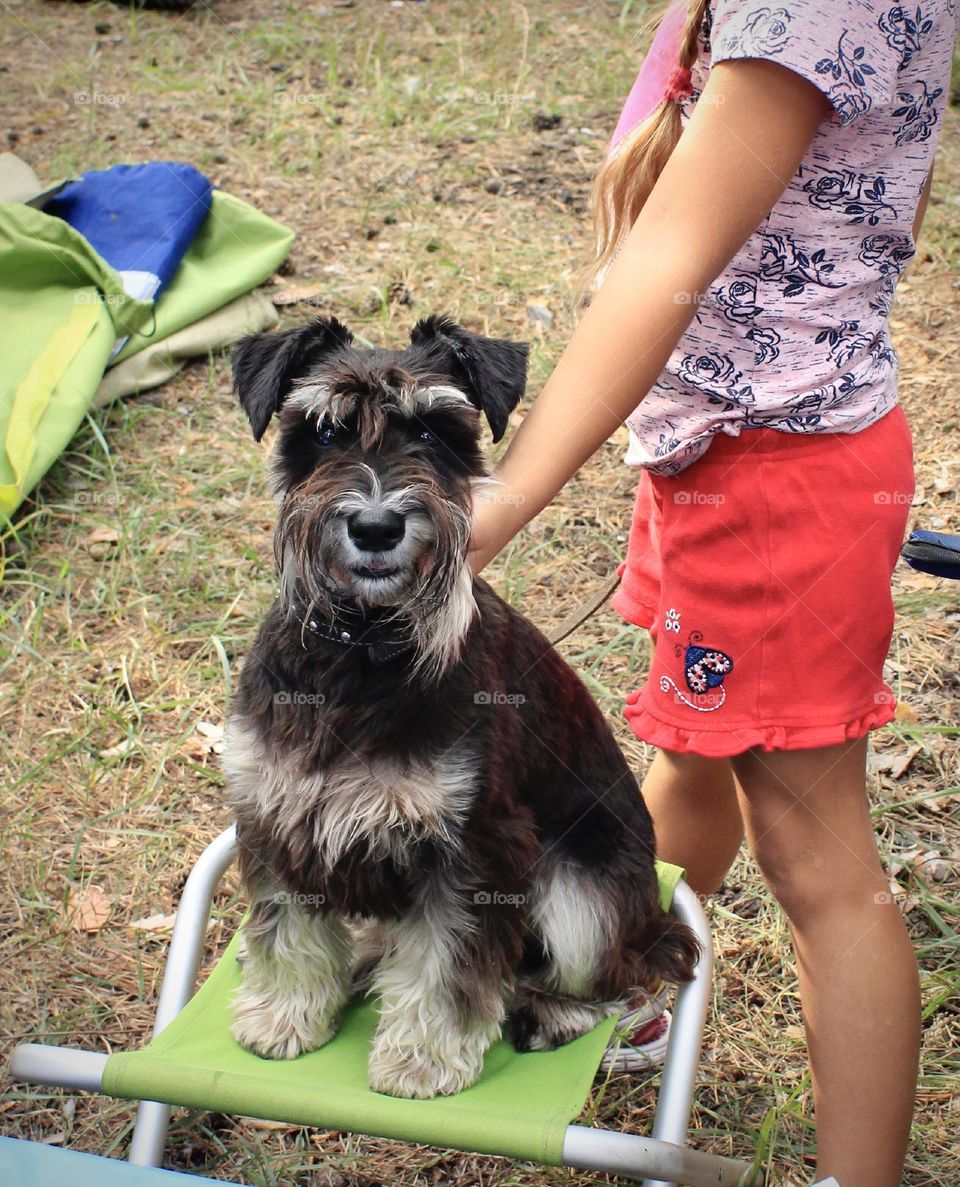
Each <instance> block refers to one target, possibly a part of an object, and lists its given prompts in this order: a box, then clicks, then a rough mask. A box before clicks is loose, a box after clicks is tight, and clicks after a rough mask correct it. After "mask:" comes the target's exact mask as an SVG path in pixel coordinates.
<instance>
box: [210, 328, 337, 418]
mask: <svg viewBox="0 0 960 1187" xmlns="http://www.w3.org/2000/svg"><path fill="white" fill-rule="evenodd" d="M352 341H353V335H352V334H351V333H350V331H349V330H348V329H347V327H346V326H345V325H342V324H341V323H340V322H338V321H337V319H336V318H335V317H318V318H317V319H316V321H312V322H310V323H309V324H308V325H305V326H297V327H296V328H295V329H293V330H282V331H281V332H279V333H266V334H251V335H250V336H249V337H247V338H241V339H240V341H239V342H236V343H235V344H234V347H233V352H232V354H231V359H230V361H231V364H232V366H233V390H234V391H235V392H236V393H237V395H238V396H239V397H240V407H241V408H242V409H243V410H244V412H245V413H246V414H247V419H248V420H249V421H250V427H251V429H253V439H254V440H255V441H259V440H260V438H261V437H262V436H263V434H264V433H265V432H266V431H267V425H268V424H269V423H270V418H271V417H272V416H273V414H274V413H275V412H279V411H280V406H281V404H282V403H283V401H284V400H285V399H286V398H287V396H288V395H289V394H290V389H291V387H292V386H293V384H294V383H295V382H296V380H298V379H302V378H303V376H304V375H306V374H308V373H309V371H310V370H311V369H312V368H313V367H314V366H316V364H317V363H318V362H319V361H320V360H321V359H322V358H323V357H324V356H325V355H328V354H332V353H333V352H334V351H335V350H338V349H341V348H343V347H347V346H349V345H350V343H351V342H352Z"/></svg>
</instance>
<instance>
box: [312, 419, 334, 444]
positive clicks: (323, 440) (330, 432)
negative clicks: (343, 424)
mask: <svg viewBox="0 0 960 1187" xmlns="http://www.w3.org/2000/svg"><path fill="white" fill-rule="evenodd" d="M336 439H337V427H336V425H332V424H329V423H327V424H321V425H319V426H318V427H317V440H318V441H319V442H320V444H321V445H332V444H333V443H334V441H336Z"/></svg>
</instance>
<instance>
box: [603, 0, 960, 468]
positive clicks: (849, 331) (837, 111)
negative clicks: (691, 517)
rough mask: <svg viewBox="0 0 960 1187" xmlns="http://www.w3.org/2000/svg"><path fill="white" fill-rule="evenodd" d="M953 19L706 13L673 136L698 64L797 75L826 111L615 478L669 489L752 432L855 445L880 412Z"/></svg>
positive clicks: (892, 375)
mask: <svg viewBox="0 0 960 1187" xmlns="http://www.w3.org/2000/svg"><path fill="white" fill-rule="evenodd" d="M957 3H958V0H919V2H918V3H912V4H909V5H891V4H888V3H879V2H875V0H829V3H813V2H812V0H790V2H789V3H785V4H783V5H780V6H777V7H773V6H770V5H763V4H758V3H757V2H756V0H712V3H711V4H710V5H709V7H708V10H707V14H706V17H705V20H704V25H703V28H702V31H701V44H700V52H699V57H698V60H697V63H696V65H695V66H694V69H693V78H692V82H693V94H692V95H691V96H690V97H689V98H688V99H686V100H684V101H683V104H682V116H683V120H684V122H686V121H687V120H688V119H689V118H690V116H691V115H692V113H693V111H694V109H695V107H696V105H697V101H698V99H699V96H700V92H701V91H702V90H703V87H704V86H705V84H706V80H707V78H708V76H709V73H710V69H711V66H712V64H713V63H715V62H723V61H728V60H732V59H737V58H764V59H767V60H769V61H772V62H778V63H779V64H780V65H782V66H785V67H787V68H788V69H790V70H792V71H794V72H796V73H797V74H800V75H802V76H803V77H804V78H806V79H809V81H810V82H812V83H813V84H814V85H815V86H817V87H818V88H819V89H820V90H821V91H823V93H824V94H825V95H826V96H827V98H828V99H829V100H830V102H831V104H832V105H833V112H832V113H831V114H830V116H829V117H828V118H827V119H826V120H825V121H824V122H823V123H822V124H821V126H820V128H819V130H818V132H817V134H816V136H815V137H814V140H813V143H812V144H811V146H810V149H809V151H808V152H807V155H806V156H805V158H804V160H803V162H802V164H801V165H800V168H799V169H798V170H797V173H796V176H795V177H794V178H793V180H792V181H791V182H790V184H789V186H788V187H787V189H786V191H785V192H784V194H783V196H782V198H781V199H780V201H779V202H778V203H777V205H776V206H775V207H774V209H773V210H771V211H770V213H769V215H768V216H767V217H766V218H765V219H764V221H763V222H762V223H761V225H760V226H759V227H758V228H757V230H756V231H755V232H754V234H753V235H751V236H750V238H749V239H748V240H747V242H746V243H745V245H744V246H743V248H742V249H741V250H740V252H738V254H737V255H736V256H735V257H734V259H733V260H732V261H731V263H730V265H729V267H728V268H727V269H726V270H725V271H724V272H722V273H721V274H720V275H719V276H718V277H717V278H716V280H715V281H714V283H713V284H712V285H711V286H710V289H709V291H708V292H707V293H705V294H703V295H702V298H701V302H700V305H699V309H698V311H697V314H696V316H695V318H694V320H693V322H692V323H691V325H690V327H689V328H688V330H687V331H686V333H685V334H684V335H683V337H682V338H681V340H680V342H679V343H678V345H677V347H676V349H675V350H674V352H673V354H672V355H671V357H670V360H669V362H668V363H667V366H666V367H665V369H664V371H663V372H662V374H661V376H660V378H659V379H658V381H657V383H656V384H655V385H654V387H653V388H652V389H651V391H650V393H649V394H648V395H647V397H646V399H644V401H643V402H642V404H641V405H640V407H639V408H638V409H637V410H636V411H635V412H634V413H633V414H632V415H631V416H630V418H629V419H628V422H627V423H628V425H629V427H630V430H631V434H630V448H629V450H628V453H627V458H626V460H627V461H628V462H629V463H631V464H634V465H639V466H644V467H646V468H648V469H650V470H652V471H654V472H656V473H659V474H675V473H677V472H679V471H680V470H682V469H684V468H685V467H686V466H688V465H690V463H691V462H693V461H695V460H696V459H697V458H698V457H700V456H701V454H703V453H704V451H705V450H706V449H707V448H708V446H709V444H710V441H711V439H712V437H713V435H714V434H715V433H721V432H722V433H729V434H732V435H734V436H736V435H738V434H739V433H740V432H741V431H742V430H743V429H749V428H754V427H760V426H769V427H772V428H775V429H779V430H782V431H783V432H787V433H857V432H860V431H861V430H862V429H865V428H867V427H868V426H870V425H872V424H874V423H875V422H876V421H878V420H880V418H881V417H883V416H884V415H885V414H886V413H887V412H889V411H890V409H891V408H892V407H893V406H894V404H895V403H896V399H897V355H896V352H895V351H894V349H893V347H892V345H891V342H890V334H889V327H888V314H889V310H890V304H891V301H892V299H893V295H894V290H895V288H896V284H897V280H898V277H899V275H900V273H901V272H902V270H903V268H904V266H905V265H906V263H907V261H908V260H909V259H910V258H911V257H912V256H913V254H914V242H913V234H912V225H913V219H914V215H915V213H916V209H917V205H918V202H919V198H920V194H921V192H922V190H923V187H924V183H925V181H926V178H927V174H928V172H929V170H930V167H931V165H932V162H933V155H934V151H935V148H936V144H937V139H938V136H939V133H940V129H941V126H942V123H943V113H944V108H945V106H946V103H947V98H948V90H949V80H950V65H951V59H952V55H953V47H954V43H955V41H956V38H957V32H958V16H957ZM703 200H704V202H705V203H709V201H710V195H709V194H708V193H705V194H704V196H703ZM683 297H684V295H680V297H678V299H683ZM687 299H692V298H690V297H689V296H688V297H687Z"/></svg>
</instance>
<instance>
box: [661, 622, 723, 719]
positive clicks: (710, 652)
mask: <svg viewBox="0 0 960 1187" xmlns="http://www.w3.org/2000/svg"><path fill="white" fill-rule="evenodd" d="M702 641H703V635H702V634H701V632H700V631H691V632H690V636H689V639H688V641H687V646H686V649H684V648H683V647H682V646H681V645H680V644H679V643H678V644H677V646H676V648H675V651H676V654H677V655H678V656H680V655H682V656H683V675H684V679H685V680H686V682H687V688H689V690H690V691H691V692H692V693H693V694H694V695H695V696H697V697H702V696H704V695H705V694H706V693H709V692H711V691H712V690H713V689H715V688H719V689H720V695H719V699H717V700H716V701H715V702H714V703H712V704H709V705H698V704H695V703H694V702H693V701H690V700H688V699H687V697H686V696H684V694H683V692H682V691H681V690H680V689H679V688H678V687H677V685H676V684H675V683H674V681H673V680H671V679H670V677H669V676H661V677H660V689H661V691H662V692H669V691H670V690H671V689H673V690H674V693H675V694H676V697H677V699H678V700H680V701H682V702H683V703H684V704H685V705H687V706H689V708H691V709H697V710H698V711H699V712H701V713H713V712H715V711H716V710H717V709H719V708H720V706H721V705H722V704H723V703H724V701H725V700H726V699H727V690H726V689H725V688H724V687H723V681H724V678H725V677H727V676H728V675H729V674H730V673H731V672H732V671H733V660H732V659H731V658H730V656H729V655H727V653H726V652H725V651H720V650H719V649H718V648H716V647H704V646H702Z"/></svg>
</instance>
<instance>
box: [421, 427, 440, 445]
mask: <svg viewBox="0 0 960 1187" xmlns="http://www.w3.org/2000/svg"><path fill="white" fill-rule="evenodd" d="M417 439H418V440H420V441H422V442H423V443H424V444H425V445H436V443H437V434H436V433H431V432H430V430H429V429H421V430H420V432H419V433H418V434H417Z"/></svg>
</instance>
